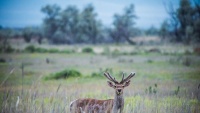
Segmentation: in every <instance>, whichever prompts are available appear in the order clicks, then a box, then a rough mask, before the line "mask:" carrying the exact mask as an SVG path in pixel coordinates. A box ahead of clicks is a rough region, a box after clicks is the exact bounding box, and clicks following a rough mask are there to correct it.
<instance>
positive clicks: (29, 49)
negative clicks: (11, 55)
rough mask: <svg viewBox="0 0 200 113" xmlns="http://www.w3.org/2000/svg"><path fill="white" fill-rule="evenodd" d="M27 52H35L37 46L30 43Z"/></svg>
mask: <svg viewBox="0 0 200 113" xmlns="http://www.w3.org/2000/svg"><path fill="white" fill-rule="evenodd" d="M25 51H26V52H30V53H34V52H35V46H33V45H29V46H27V47H26V48H25Z"/></svg>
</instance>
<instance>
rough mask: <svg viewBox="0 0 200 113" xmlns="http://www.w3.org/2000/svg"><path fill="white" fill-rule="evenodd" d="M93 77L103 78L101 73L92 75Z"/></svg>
mask: <svg viewBox="0 0 200 113" xmlns="http://www.w3.org/2000/svg"><path fill="white" fill-rule="evenodd" d="M91 76H92V77H103V76H102V74H101V73H95V72H94V73H92V75H91Z"/></svg>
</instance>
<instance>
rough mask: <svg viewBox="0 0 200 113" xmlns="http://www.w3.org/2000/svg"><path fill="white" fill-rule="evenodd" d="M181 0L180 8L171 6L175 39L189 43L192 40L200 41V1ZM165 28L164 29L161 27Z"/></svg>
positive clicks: (170, 13) (171, 24) (171, 20)
mask: <svg viewBox="0 0 200 113" xmlns="http://www.w3.org/2000/svg"><path fill="white" fill-rule="evenodd" d="M193 4H194V5H192V2H191V1H190V0H180V2H179V8H178V9H176V10H174V9H173V6H172V5H170V7H169V11H168V13H169V15H170V17H171V18H170V28H169V29H168V30H169V31H170V33H171V34H172V35H173V36H174V38H173V41H176V42H184V43H185V44H189V43H190V42H192V41H200V39H199V37H200V33H199V27H197V26H199V25H200V8H199V7H200V2H199V1H198V0H197V1H196V0H194V1H193ZM161 30H163V29H161Z"/></svg>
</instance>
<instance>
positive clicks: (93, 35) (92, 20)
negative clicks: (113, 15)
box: [79, 4, 101, 44]
mask: <svg viewBox="0 0 200 113" xmlns="http://www.w3.org/2000/svg"><path fill="white" fill-rule="evenodd" d="M96 16H97V14H96V13H95V12H94V7H93V6H92V5H91V4H89V5H87V6H86V7H85V8H84V9H83V11H82V13H81V14H80V21H79V22H80V23H79V24H80V29H81V31H80V32H81V33H82V34H81V37H82V39H83V40H84V41H88V40H89V42H92V43H93V44H95V43H96V41H97V38H98V37H99V36H100V30H101V22H100V21H98V20H97V19H96Z"/></svg>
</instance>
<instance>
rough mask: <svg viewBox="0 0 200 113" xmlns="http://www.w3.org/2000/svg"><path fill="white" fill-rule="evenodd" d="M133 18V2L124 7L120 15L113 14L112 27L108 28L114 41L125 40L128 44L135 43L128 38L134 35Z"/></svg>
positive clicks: (134, 17)
mask: <svg viewBox="0 0 200 113" xmlns="http://www.w3.org/2000/svg"><path fill="white" fill-rule="evenodd" d="M134 19H136V15H135V12H134V5H133V4H131V5H130V6H129V7H126V8H125V9H124V13H123V14H122V15H119V14H115V15H114V21H113V26H114V28H113V29H109V34H110V36H111V37H112V38H113V39H114V40H115V41H116V43H119V42H121V41H122V42H124V41H125V40H126V41H128V42H129V43H130V44H135V43H134V42H133V41H132V40H130V38H131V37H133V36H134V35H135V33H134V31H135V30H134V29H135V28H134V25H135V22H134V21H135V20H134Z"/></svg>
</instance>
